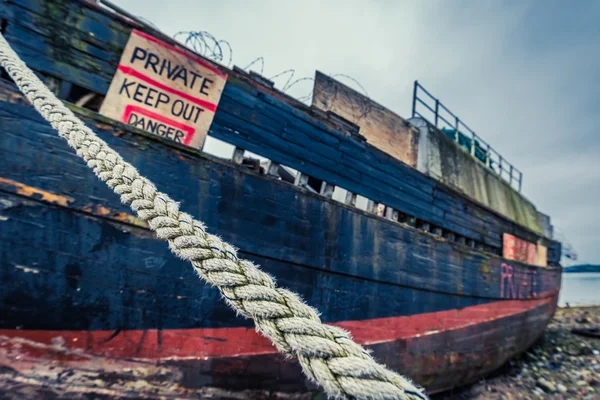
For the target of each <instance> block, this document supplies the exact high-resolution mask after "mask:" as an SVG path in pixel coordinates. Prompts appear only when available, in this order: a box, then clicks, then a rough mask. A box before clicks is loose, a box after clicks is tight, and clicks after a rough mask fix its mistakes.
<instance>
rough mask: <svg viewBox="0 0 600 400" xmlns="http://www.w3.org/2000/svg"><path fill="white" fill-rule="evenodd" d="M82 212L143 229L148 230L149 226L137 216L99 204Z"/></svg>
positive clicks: (83, 209) (85, 208)
mask: <svg viewBox="0 0 600 400" xmlns="http://www.w3.org/2000/svg"><path fill="white" fill-rule="evenodd" d="M81 211H83V212H87V213H90V214H95V215H99V216H102V217H110V218H111V219H114V220H117V221H121V222H126V223H128V224H131V225H136V226H139V227H142V228H148V224H147V223H146V222H145V221H143V220H141V219H140V218H138V217H136V216H135V215H131V214H127V213H125V212H118V211H113V210H111V209H109V208H106V207H104V206H102V205H99V204H98V205H90V206H87V207H84V208H82V209H81Z"/></svg>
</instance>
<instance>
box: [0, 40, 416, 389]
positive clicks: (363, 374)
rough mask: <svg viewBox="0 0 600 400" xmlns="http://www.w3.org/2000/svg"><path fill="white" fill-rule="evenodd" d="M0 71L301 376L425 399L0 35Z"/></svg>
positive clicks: (343, 386) (332, 385)
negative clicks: (159, 184) (79, 110)
mask: <svg viewBox="0 0 600 400" xmlns="http://www.w3.org/2000/svg"><path fill="white" fill-rule="evenodd" d="M0 64H1V65H2V66H3V67H4V68H5V69H6V71H7V72H8V73H9V74H10V76H11V77H12V79H13V80H14V81H15V82H16V83H17V85H18V87H19V88H20V90H21V91H22V92H23V93H24V94H25V96H26V97H27V98H28V99H29V101H31V103H32V104H33V105H34V107H35V109H36V110H37V111H38V112H39V113H40V114H41V115H42V116H43V117H44V118H45V119H46V120H47V121H48V122H50V124H51V125H52V127H53V128H54V129H56V130H57V131H58V134H59V135H60V136H61V137H62V138H64V139H66V140H67V141H68V143H69V145H70V146H71V147H72V148H74V149H75V150H76V151H77V155H78V156H80V157H81V158H83V159H84V160H85V161H86V162H87V165H88V166H89V167H90V168H91V169H93V171H94V173H95V174H96V176H97V177H98V178H99V179H100V180H102V181H103V182H105V183H106V184H107V185H108V186H109V187H110V188H111V189H112V190H113V191H114V192H115V193H117V194H118V195H120V196H121V201H122V202H123V203H125V204H127V205H129V206H130V207H131V208H132V209H133V210H134V211H135V212H136V213H137V215H138V216H139V218H141V219H142V220H145V221H147V222H148V224H149V226H150V228H151V229H152V230H153V231H154V232H156V236H157V237H158V238H159V239H162V240H166V241H167V242H168V243H169V247H170V249H171V251H173V253H175V254H176V255H177V256H179V257H180V258H182V259H185V260H188V261H190V262H191V264H192V266H193V267H194V269H195V271H196V272H197V273H198V275H199V276H200V277H201V278H202V279H204V280H205V281H207V282H209V283H210V284H212V285H213V286H216V287H217V288H218V289H219V290H220V291H221V294H222V295H223V298H224V301H225V302H226V303H227V304H229V305H230V306H231V307H232V308H233V309H234V310H235V311H237V313H238V314H241V315H243V316H244V317H247V318H252V319H253V320H254V322H255V324H256V329H257V330H258V331H259V332H260V333H262V334H263V335H264V336H266V337H268V338H269V339H270V340H271V341H272V342H273V344H274V345H275V347H277V349H278V350H279V351H280V352H281V353H284V354H290V355H294V356H296V357H298V360H299V361H300V364H301V366H302V369H303V371H304V373H305V374H306V376H307V377H308V378H309V379H310V380H312V381H314V382H317V383H318V384H319V385H320V386H321V387H322V388H323V389H324V390H325V392H326V393H327V394H328V395H329V396H331V397H333V398H337V399H372V400H379V399H402V400H417V399H420V400H424V399H427V396H426V394H425V392H424V390H423V389H421V388H419V387H417V386H415V385H414V384H413V383H412V382H411V381H410V380H408V379H407V378H404V377H402V376H401V375H398V374H396V373H395V372H393V371H390V370H389V369H387V368H385V367H384V366H382V365H380V364H378V363H377V362H376V361H375V360H374V359H373V358H371V356H370V355H369V354H368V352H367V351H366V350H365V349H364V348H362V347H361V346H360V345H358V344H357V343H355V342H353V341H352V339H351V338H350V335H349V333H348V332H346V331H344V330H343V329H340V328H337V327H334V326H330V325H326V324H323V323H322V322H321V320H320V319H319V315H318V312H317V310H315V309H314V308H312V307H310V306H308V305H306V304H305V303H304V302H303V301H302V300H301V299H300V297H299V296H298V295H297V294H295V293H293V292H291V291H289V290H286V289H281V288H278V287H276V286H275V282H274V280H273V278H271V276H269V275H268V274H267V273H265V272H263V271H261V270H260V269H259V268H258V267H257V266H255V265H254V264H252V263H251V262H250V261H246V260H241V259H239V258H238V257H237V255H236V250H235V249H234V248H233V247H232V246H231V245H229V244H227V243H225V242H223V241H221V239H219V238H218V237H217V236H214V235H211V234H208V233H207V232H206V229H205V226H204V225H203V224H202V222H200V221H196V220H194V219H193V218H192V217H191V216H190V215H188V214H186V213H183V212H181V211H179V204H178V203H176V202H175V201H173V200H172V199H171V198H169V197H168V196H167V195H166V194H164V193H161V192H159V191H158V190H157V189H156V187H155V186H154V184H153V183H152V182H150V181H149V180H148V179H146V178H144V177H143V176H140V175H139V174H138V172H137V171H136V169H135V168H134V167H133V166H132V165H130V164H129V163H127V162H125V161H124V160H123V159H122V158H121V156H120V155H119V154H118V153H117V152H115V151H114V150H112V149H111V148H110V147H109V146H108V145H107V144H106V143H105V142H104V141H102V140H101V139H100V138H98V137H97V136H96V134H95V133H94V132H93V131H92V130H91V129H90V128H88V127H87V126H85V124H84V123H83V122H82V121H81V120H80V119H78V118H77V117H76V116H75V114H73V113H72V112H71V111H70V110H69V109H68V108H67V107H65V106H64V104H63V103H62V102H61V101H60V100H58V99H57V98H56V97H55V96H54V95H53V94H52V93H51V92H50V90H48V88H47V87H46V86H45V85H44V84H43V83H42V82H41V81H40V80H39V79H38V78H37V77H36V76H35V75H34V74H33V72H32V71H31V70H30V69H29V68H28V67H27V66H26V65H25V63H24V62H23V61H22V60H21V59H20V58H19V56H18V55H17V54H16V53H15V52H14V51H13V49H12V48H11V47H10V45H9V44H8V42H7V41H6V40H5V38H4V37H3V36H2V34H0Z"/></svg>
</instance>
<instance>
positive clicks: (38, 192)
mask: <svg viewBox="0 0 600 400" xmlns="http://www.w3.org/2000/svg"><path fill="white" fill-rule="evenodd" d="M0 187H6V188H8V190H11V191H13V192H14V193H16V194H20V195H22V196H27V197H31V198H34V199H37V200H43V201H46V202H48V203H52V204H58V205H60V206H63V207H67V206H68V205H69V204H71V203H73V202H74V201H75V200H74V199H73V198H71V197H68V196H63V195H59V194H56V193H52V192H48V191H46V190H42V189H38V188H35V187H32V186H27V185H24V184H22V183H20V182H16V181H13V180H10V179H6V178H1V177H0Z"/></svg>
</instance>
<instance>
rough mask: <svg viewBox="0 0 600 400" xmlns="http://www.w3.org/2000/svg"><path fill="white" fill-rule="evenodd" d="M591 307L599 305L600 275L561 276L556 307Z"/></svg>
mask: <svg viewBox="0 0 600 400" xmlns="http://www.w3.org/2000/svg"><path fill="white" fill-rule="evenodd" d="M567 303H568V304H569V305H570V306H591V305H600V273H598V272H581V273H577V272H574V273H568V274H563V275H562V287H561V289H560V296H559V297H558V305H559V306H560V307H564V306H566V305H567Z"/></svg>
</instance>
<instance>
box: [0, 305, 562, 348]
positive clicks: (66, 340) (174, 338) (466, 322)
mask: <svg viewBox="0 0 600 400" xmlns="http://www.w3.org/2000/svg"><path fill="white" fill-rule="evenodd" d="M554 304H555V297H549V298H542V299H535V300H507V301H497V302H492V303H487V304H482V305H477V306H471V307H466V308H464V309H460V310H448V311H439V312H432V313H424V314H418V315H411V316H401V317H390V318H379V319H371V320H360V321H343V322H337V323H333V325H337V326H339V327H342V328H344V329H347V330H349V331H350V332H351V333H352V335H353V337H354V338H355V339H356V340H357V341H358V342H359V343H361V344H364V345H374V344H381V343H386V342H393V341H397V340H401V339H404V340H407V339H416V338H420V337H424V336H430V335H435V334H440V333H444V332H450V331H453V330H458V329H462V328H467V327H470V326H474V325H477V324H482V323H486V322H491V321H494V320H497V319H501V318H506V317H510V316H515V315H518V314H520V313H525V312H528V311H531V310H534V309H536V308H539V307H547V306H551V307H552V308H553V307H554ZM0 336H4V337H5V338H19V339H23V340H25V341H30V342H31V343H30V344H31V346H27V343H24V345H25V346H24V347H27V348H30V349H29V353H30V354H31V353H32V352H33V353H36V354H35V355H36V356H40V357H43V356H44V355H43V353H44V352H46V351H42V350H41V349H40V348H38V347H36V346H33V344H34V343H38V344H43V345H53V344H54V345H55V344H56V343H57V342H58V343H59V344H60V347H63V348H66V349H69V350H75V351H76V353H73V352H71V351H69V352H63V354H62V356H61V358H75V359H77V358H81V357H82V356H85V355H86V354H87V355H96V356H105V357H111V358H129V359H131V358H137V359H148V360H159V359H186V358H189V359H209V358H218V357H235V356H245V355H261V354H273V353H276V350H275V348H274V347H273V346H272V345H271V343H270V342H269V341H268V340H267V339H266V338H264V337H263V336H261V335H259V334H258V333H256V332H255V331H254V329H252V328H202V329H169V330H128V331H122V332H118V333H117V334H115V332H114V331H58V330H47V331H46V330H7V329H3V330H0ZM5 345H7V342H6V341H4V342H3V344H2V346H5ZM23 350H25V348H23ZM51 356H52V357H53V359H54V358H56V357H57V356H58V354H56V353H53V354H52V355H51Z"/></svg>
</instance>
